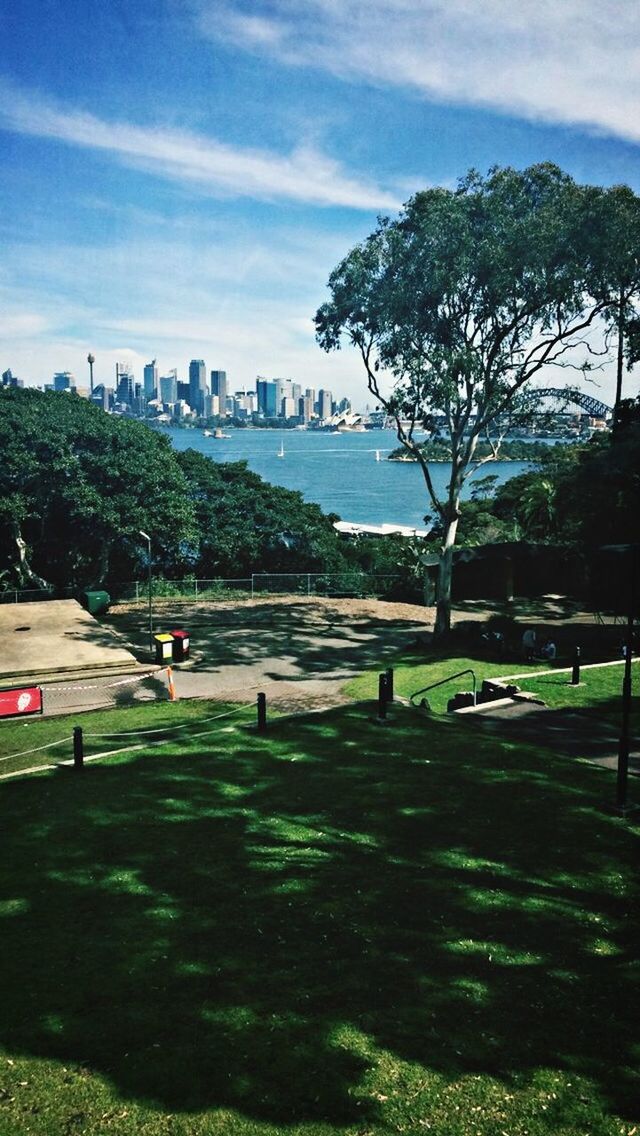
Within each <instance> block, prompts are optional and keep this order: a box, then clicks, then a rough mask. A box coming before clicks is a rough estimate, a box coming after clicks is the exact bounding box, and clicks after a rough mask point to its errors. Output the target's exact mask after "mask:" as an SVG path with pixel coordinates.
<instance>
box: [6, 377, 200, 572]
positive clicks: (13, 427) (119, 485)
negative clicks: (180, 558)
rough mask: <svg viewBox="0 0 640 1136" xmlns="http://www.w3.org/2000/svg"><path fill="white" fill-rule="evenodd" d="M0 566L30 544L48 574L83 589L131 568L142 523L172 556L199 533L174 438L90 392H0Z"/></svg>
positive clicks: (163, 555) (164, 554)
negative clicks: (87, 395)
mask: <svg viewBox="0 0 640 1136" xmlns="http://www.w3.org/2000/svg"><path fill="white" fill-rule="evenodd" d="M0 449H1V451H2V454H3V461H2V464H1V465H0V532H1V533H2V550H3V563H2V567H6V568H8V569H15V565H16V552H15V548H16V544H15V537H16V534H17V533H19V534H20V535H21V537H22V538H23V539H24V540H25V541H26V544H27V547H28V549H29V550H30V557H31V561H32V564H33V567H34V568H35V570H36V571H37V572H38V573H39V574H40V575H41V576H42V577H44V578H45V579H46V580H47V581H49V582H51V583H53V584H57V585H62V584H72V585H76V586H80V585H83V584H87V583H91V582H94V581H95V580H99V581H102V580H105V579H107V577H108V575H109V572H110V570H111V571H114V570H115V571H117V570H120V571H124V570H128V571H129V572H130V571H131V566H132V565H133V564H135V563H136V562H137V560H138V559H139V555H140V552H139V550H140V545H141V538H140V536H139V529H143V530H144V531H145V532H148V533H149V534H150V535H151V537H152V542H153V549H154V554H155V555H156V556H157V557H158V559H160V560H162V561H167V560H170V559H171V557H172V555H173V550H174V549H175V548H176V547H178V546H179V545H180V543H181V542H182V541H184V540H185V539H188V538H189V537H190V536H192V535H193V511H192V508H191V504H190V502H189V498H188V495H187V492H186V489H187V486H186V482H185V480H184V477H183V475H182V473H181V471H180V468H179V466H178V464H177V462H176V460H175V457H174V455H173V452H172V450H171V447H170V445H169V442H168V441H167V440H166V439H165V438H163V437H161V436H160V435H158V434H156V433H154V432H153V431H151V430H149V429H148V427H146V426H144V425H142V424H141V423H138V422H134V421H131V420H129V419H122V418H117V417H113V416H110V415H106V414H104V412H103V411H102V410H100V409H99V408H97V407H95V406H92V405H90V404H89V403H88V402H86V401H85V400H84V399H81V398H77V397H75V396H70V395H66V394H54V393H45V394H43V393H42V392H40V391H34V390H3V391H2V393H1V394H0Z"/></svg>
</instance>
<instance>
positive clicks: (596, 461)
mask: <svg viewBox="0 0 640 1136" xmlns="http://www.w3.org/2000/svg"><path fill="white" fill-rule="evenodd" d="M639 502H640V425H638V424H637V423H635V422H633V421H631V422H630V424H629V425H628V426H627V427H625V428H622V429H621V430H619V431H617V432H616V434H615V435H612V436H604V437H596V438H593V439H592V441H591V442H589V443H588V444H587V445H584V446H560V445H559V446H555V447H553V452H552V453H551V454H550V455H549V456H548V458H547V459H546V460H545V461H544V462H543V463H542V464H541V465H540V467H539V468H538V469H536V470H532V471H531V472H529V473H523V474H519V475H518V477H514V478H511V479H510V480H509V481H507V482H505V484H504V485H501V486H500V487H499V489H498V490H497V492H496V495H495V498H494V499H493V501H492V502H491V505H490V509H491V513H492V514H493V516H494V517H496V518H497V519H498V520H500V521H501V522H503V523H505V524H507V525H508V524H509V523H512V524H513V523H515V524H516V525H517V527H518V529H519V531H520V533H521V535H522V537H523V538H524V539H526V540H532V541H541V542H551V543H560V544H579V545H583V546H597V545H603V544H628V543H637V542H638V541H640V507H639V504H638V503H639Z"/></svg>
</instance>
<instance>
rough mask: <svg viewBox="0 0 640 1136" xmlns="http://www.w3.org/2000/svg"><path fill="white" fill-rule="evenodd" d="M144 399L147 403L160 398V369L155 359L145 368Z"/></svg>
mask: <svg viewBox="0 0 640 1136" xmlns="http://www.w3.org/2000/svg"><path fill="white" fill-rule="evenodd" d="M144 397H145V399H146V400H147V402H149V400H150V399H152V398H157V397H158V368H157V366H156V361H155V359H152V360H151V362H150V363H147V364H146V366H145V368H144Z"/></svg>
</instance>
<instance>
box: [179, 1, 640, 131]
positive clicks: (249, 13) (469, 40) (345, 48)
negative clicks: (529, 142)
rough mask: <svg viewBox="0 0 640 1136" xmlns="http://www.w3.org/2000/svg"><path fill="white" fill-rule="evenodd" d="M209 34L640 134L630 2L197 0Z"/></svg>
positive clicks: (380, 77) (369, 75)
mask: <svg viewBox="0 0 640 1136" xmlns="http://www.w3.org/2000/svg"><path fill="white" fill-rule="evenodd" d="M191 4H192V6H194V5H195V10H196V12H197V18H198V22H199V26H200V28H201V31H202V32H203V33H204V34H205V35H206V36H208V37H209V38H211V39H220V38H224V39H226V40H227V41H230V42H233V43H234V44H236V45H237V46H241V47H244V48H246V49H249V50H253V51H256V52H258V53H260V54H271V55H272V56H274V57H276V58H278V59H279V60H281V61H283V62H285V63H287V64H290V65H295V66H313V67H319V68H322V69H324V70H326V71H328V72H331V73H333V74H334V75H337V76H339V77H341V78H346V79H350V80H363V79H364V80H366V81H368V82H371V83H375V84H382V85H394V86H403V87H405V88H411V89H413V90H416V91H419V92H421V93H422V94H424V95H426V96H428V97H430V98H434V99H436V100H440V101H446V102H458V103H462V104H466V105H475V106H480V107H485V108H491V109H495V110H499V111H501V112H503V113H507V114H511V115H516V116H521V117H526V118H529V119H534V120H535V119H538V120H542V121H547V122H552V123H562V124H570V125H578V126H581V127H587V128H596V129H599V130H602V131H605V132H608V133H612V134H616V135H618V136H620V137H622V138H626V139H629V140H631V141H633V142H637V141H640V116H639V115H638V105H639V102H640V67H639V65H638V64H639V49H638V44H639V42H640V40H639V33H640V7H639V6H638V5H637V4H633V3H630V2H629V0H608V2H607V3H606V4H603V3H602V0H515V2H514V0H367V3H363V2H362V0H266V2H265V3H264V4H263V5H261V8H260V15H256V4H255V3H254V0H227V2H226V3H224V2H223V3H221V2H220V0H215V4H214V3H213V0H191Z"/></svg>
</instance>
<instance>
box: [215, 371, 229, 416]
mask: <svg viewBox="0 0 640 1136" xmlns="http://www.w3.org/2000/svg"><path fill="white" fill-rule="evenodd" d="M211 393H212V394H217V396H218V400H219V404H220V411H219V413H220V417H221V418H225V417H226V414H227V372H226V371H212V372H211Z"/></svg>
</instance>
